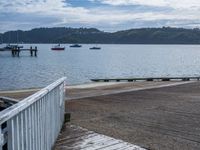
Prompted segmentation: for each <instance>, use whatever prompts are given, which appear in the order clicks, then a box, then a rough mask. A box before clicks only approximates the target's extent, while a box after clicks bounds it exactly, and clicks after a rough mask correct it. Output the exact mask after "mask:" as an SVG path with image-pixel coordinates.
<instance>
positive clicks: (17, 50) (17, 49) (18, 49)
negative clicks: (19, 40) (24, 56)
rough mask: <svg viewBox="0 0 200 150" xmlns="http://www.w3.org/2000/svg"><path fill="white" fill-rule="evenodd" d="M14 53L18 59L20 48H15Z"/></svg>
mask: <svg viewBox="0 0 200 150" xmlns="http://www.w3.org/2000/svg"><path fill="white" fill-rule="evenodd" d="M16 52H17V56H18V57H19V52H20V48H19V47H17V48H16Z"/></svg>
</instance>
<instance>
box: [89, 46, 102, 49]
mask: <svg viewBox="0 0 200 150" xmlns="http://www.w3.org/2000/svg"><path fill="white" fill-rule="evenodd" d="M90 49H91V50H100V49H101V47H96V46H94V47H91V48H90Z"/></svg>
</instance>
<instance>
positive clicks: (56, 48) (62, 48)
mask: <svg viewBox="0 0 200 150" xmlns="http://www.w3.org/2000/svg"><path fill="white" fill-rule="evenodd" d="M51 50H56V51H61V50H65V47H64V46H60V44H58V45H55V46H54V47H52V48H51Z"/></svg>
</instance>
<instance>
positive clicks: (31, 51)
mask: <svg viewBox="0 0 200 150" xmlns="http://www.w3.org/2000/svg"><path fill="white" fill-rule="evenodd" d="M30 54H31V56H33V48H32V46H31V47H30Z"/></svg>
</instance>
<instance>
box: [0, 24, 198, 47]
mask: <svg viewBox="0 0 200 150" xmlns="http://www.w3.org/2000/svg"><path fill="white" fill-rule="evenodd" d="M0 36H1V37H2V39H3V42H4V43H17V42H18V43H22V42H23V43H105V44H200V29H184V28H170V27H163V28H141V29H130V30H123V31H117V32H113V33H111V32H103V31H100V30H98V29H95V28H65V27H56V28H36V29H32V30H29V31H21V30H18V31H9V32H5V33H2V34H0Z"/></svg>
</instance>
